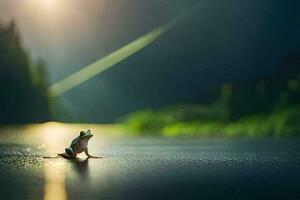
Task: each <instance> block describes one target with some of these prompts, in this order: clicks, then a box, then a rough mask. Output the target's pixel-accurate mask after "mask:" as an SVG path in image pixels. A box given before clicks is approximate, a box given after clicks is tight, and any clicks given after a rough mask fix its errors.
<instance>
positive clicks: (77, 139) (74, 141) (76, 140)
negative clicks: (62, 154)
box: [70, 137, 79, 147]
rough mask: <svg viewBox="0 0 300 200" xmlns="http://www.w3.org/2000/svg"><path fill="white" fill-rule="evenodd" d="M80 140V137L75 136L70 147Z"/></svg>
mask: <svg viewBox="0 0 300 200" xmlns="http://www.w3.org/2000/svg"><path fill="white" fill-rule="evenodd" d="M78 141H79V137H76V138H74V139H73V140H72V142H71V144H70V147H73V146H74V145H75V144H77V143H78Z"/></svg>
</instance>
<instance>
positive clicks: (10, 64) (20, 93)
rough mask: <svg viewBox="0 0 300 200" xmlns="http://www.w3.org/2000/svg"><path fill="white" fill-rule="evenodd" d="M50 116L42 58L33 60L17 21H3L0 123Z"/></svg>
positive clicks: (0, 42)
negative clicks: (24, 45) (22, 39)
mask: <svg viewBox="0 0 300 200" xmlns="http://www.w3.org/2000/svg"><path fill="white" fill-rule="evenodd" d="M49 119H50V111H49V101H48V97H47V92H46V83H45V72H44V64H43V62H38V63H37V64H34V63H32V62H31V60H30V58H29V55H28V53H27V52H26V51H25V49H24V48H23V46H22V43H21V39H20V36H19V34H18V32H17V30H16V26H15V23H14V22H11V23H9V24H8V25H0V123H1V124H16V123H35V122H42V121H47V120H49Z"/></svg>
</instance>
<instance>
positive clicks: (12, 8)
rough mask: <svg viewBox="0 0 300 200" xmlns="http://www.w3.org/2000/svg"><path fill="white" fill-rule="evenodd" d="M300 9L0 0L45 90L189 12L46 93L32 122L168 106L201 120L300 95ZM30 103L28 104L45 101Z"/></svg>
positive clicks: (262, 109)
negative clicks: (90, 74)
mask: <svg viewBox="0 0 300 200" xmlns="http://www.w3.org/2000/svg"><path fill="white" fill-rule="evenodd" d="M299 11H300V2H298V1H292V0H290V1H269V0H263V1H235V0H231V1H225V2H224V1H217V0H216V1H208V0H201V1H194V0H188V1H184V2H183V1H168V0H164V1H160V0H153V1H146V0H115V1H109V0H90V1H88V2H86V1H83V0H76V1H71V0H62V1H56V0H51V1H38V0H28V1H25V0H24V1H19V0H3V1H1V3H0V19H1V21H2V23H3V26H4V27H5V26H6V27H9V26H10V25H11V24H13V26H14V28H13V29H15V32H16V33H17V34H18V35H19V37H20V48H21V49H24V51H25V52H26V56H28V60H29V61H30V62H29V61H28V63H27V64H25V65H28V66H30V67H28V68H29V69H31V70H32V69H34V70H33V71H34V73H31V74H35V77H43V78H42V80H40V84H38V85H39V86H41V85H43V84H44V86H43V87H42V89H40V90H41V91H44V94H45V96H47V92H46V90H47V89H46V88H47V87H48V86H51V85H53V84H54V83H56V82H58V81H60V80H62V79H64V78H65V77H67V76H68V75H70V74H72V73H74V72H76V71H78V70H79V69H81V68H82V67H84V66H86V65H88V64H90V63H92V62H94V61H97V60H98V59H100V58H102V57H104V56H106V55H107V54H109V53H110V52H113V51H115V50H117V49H119V48H121V47H122V46H124V45H126V44H128V43H130V42H131V41H133V40H135V39H136V38H138V37H140V36H142V35H144V34H147V33H148V32H150V31H152V30H153V29H155V28H156V27H158V26H160V25H163V24H165V23H168V22H170V21H171V20H173V19H174V18H176V17H179V16H183V15H184V16H185V18H184V19H183V20H181V21H180V22H179V23H178V24H176V26H175V27H173V28H172V29H171V30H170V31H168V32H167V33H166V34H164V35H163V36H162V37H160V38H159V39H158V40H156V41H155V42H154V43H152V44H151V45H149V46H148V47H146V48H144V49H143V50H141V51H139V52H137V53H136V54H135V55H133V56H131V57H129V58H127V59H126V60H124V61H122V62H121V63H118V64H117V65H115V66H114V67H112V68H110V69H108V70H106V71H105V72H103V73H101V74H99V75H98V76H96V77H94V78H92V79H90V80H89V81H87V82H85V83H83V84H82V85H80V86H78V87H76V88H73V89H72V90H70V91H68V92H66V93H64V94H62V95H61V96H59V97H57V98H55V99H49V98H48V99H47V100H44V106H40V107H41V109H40V110H43V109H44V111H43V112H44V114H40V116H41V117H40V118H39V117H37V118H34V119H33V120H29V122H32V121H33V122H41V121H49V120H55V121H63V122H83V123H84V122H85V123H113V122H119V121H120V120H122V119H124V116H127V115H128V114H130V113H133V112H135V111H141V110H148V111H149V110H152V111H153V112H156V111H158V112H160V111H161V110H162V109H163V110H165V109H168V108H171V110H173V111H174V110H177V111H178V110H182V109H183V108H184V109H183V110H184V113H185V114H183V115H184V118H186V115H189V116H192V115H194V114H195V115H197V116H196V117H195V118H193V119H194V120H193V121H199V120H202V121H203V118H204V119H205V121H207V120H210V119H213V120H216V119H217V120H222V121H228V120H229V121H230V120H237V119H240V118H241V117H244V116H249V115H252V114H256V113H270V112H273V110H274V109H275V107H276V108H277V107H278V105H288V106H287V107H290V105H299V77H300V75H299V73H300V70H299V58H300V39H299V34H300V28H299V27H300V16H299ZM12 20H13V23H12V22H11V21H12ZM9 24H10V25H9ZM4 29H5V28H4ZM8 29H9V28H8ZM4 40H5V41H7V40H6V39H4ZM3 52H4V51H3ZM4 57H5V56H4ZM12 60H14V58H12ZM32 63H35V64H34V65H37V66H40V67H32V65H33V64H32ZM10 66H11V67H13V65H10ZM37 69H39V70H37ZM2 75H3V76H6V75H4V74H2ZM6 77H7V76H6ZM28 79H30V78H28ZM10 80H11V79H10ZM3 85H5V84H4V83H3ZM1 91H4V90H1ZM259 92H261V93H262V94H263V95H259V94H260V93H259ZM10 93H13V92H6V93H3V94H5V95H6V96H10ZM42 93H43V92H42ZM1 96H2V95H1ZM42 98H43V97H41V99H42ZM46 98H47V97H46ZM285 99H287V100H285ZM40 101H42V100H40ZM221 102H222V103H223V104H224V105H225V104H226V106H227V107H226V108H224V105H223V107H222V106H220V105H221V104H222V103H221ZM284 102H285V103H284ZM2 105H4V104H2ZM9 105H10V106H11V107H15V105H14V104H13V103H11V104H9ZM16 105H23V104H22V103H21V102H19V103H18V102H17V103H16ZM24 105H25V104H24ZM24 105H23V106H24ZM216 105H218V106H219V107H218V106H216ZM232 105H234V106H232ZM174 106H175V107H176V106H178V108H177V107H176V109H175V108H174ZM31 107H32V108H31ZM31 107H30V106H27V109H31V110H39V109H35V108H37V107H36V106H34V105H32V106H31ZM208 107H209V108H208ZM173 108H174V109H173ZM190 110H192V111H190ZM208 110H209V111H208ZM215 110H217V111H215ZM152 111H151V112H152ZM177 111H176V112H177ZM198 111H199V112H198ZM2 112H3V111H2ZM7 112H9V111H7ZM28 112H30V111H28ZM162 112H164V111H162ZM191 112H192V113H191ZM16 113H18V112H17V110H16ZM171 113H172V112H171ZM207 113H210V114H211V113H214V114H211V115H214V117H211V115H210V114H207ZM148 114H149V113H148ZM148 114H145V113H144V114H143V115H148ZM155 114H157V113H155ZM16 115H17V114H16ZM171 115H175V114H174V113H173V114H171ZM148 117H149V116H148ZM13 118H14V117H12V119H13ZM134 118H139V119H141V117H134ZM150 118H151V117H150ZM187 118H191V117H187ZM195 119H197V120H195ZM297 119H298V118H297ZM184 120H186V119H184ZM184 120H183V121H184ZM129 121H130V120H129ZM9 122H10V120H6V122H5V123H9ZM11 122H13V123H14V122H26V120H24V119H22V120H20V121H18V120H15V121H11Z"/></svg>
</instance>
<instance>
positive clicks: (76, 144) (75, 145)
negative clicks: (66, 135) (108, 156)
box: [58, 130, 102, 159]
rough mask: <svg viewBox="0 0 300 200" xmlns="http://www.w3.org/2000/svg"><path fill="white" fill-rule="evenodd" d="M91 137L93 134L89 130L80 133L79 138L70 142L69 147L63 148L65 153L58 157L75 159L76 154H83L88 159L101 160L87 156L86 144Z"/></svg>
mask: <svg viewBox="0 0 300 200" xmlns="http://www.w3.org/2000/svg"><path fill="white" fill-rule="evenodd" d="M92 137H93V134H92V132H91V130H87V131H80V133H79V136H78V137H76V138H74V139H73V140H72V142H71V144H70V146H69V147H67V148H65V152H64V153H59V154H58V156H62V157H64V158H68V159H75V158H76V157H77V155H78V154H80V153H82V152H84V153H85V154H86V156H87V157H88V158H102V157H98V156H92V155H90V154H89V150H88V142H89V140H90V139H91V138H92Z"/></svg>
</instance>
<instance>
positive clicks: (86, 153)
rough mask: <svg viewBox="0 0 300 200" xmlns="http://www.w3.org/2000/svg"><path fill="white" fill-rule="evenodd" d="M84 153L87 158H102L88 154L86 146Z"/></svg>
mask: <svg viewBox="0 0 300 200" xmlns="http://www.w3.org/2000/svg"><path fill="white" fill-rule="evenodd" d="M84 153H85V155H86V156H87V157H89V158H102V157H98V156H92V155H90V154H89V149H88V148H86V149H85V150H84Z"/></svg>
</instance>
